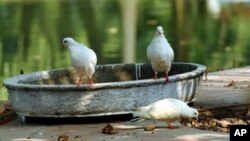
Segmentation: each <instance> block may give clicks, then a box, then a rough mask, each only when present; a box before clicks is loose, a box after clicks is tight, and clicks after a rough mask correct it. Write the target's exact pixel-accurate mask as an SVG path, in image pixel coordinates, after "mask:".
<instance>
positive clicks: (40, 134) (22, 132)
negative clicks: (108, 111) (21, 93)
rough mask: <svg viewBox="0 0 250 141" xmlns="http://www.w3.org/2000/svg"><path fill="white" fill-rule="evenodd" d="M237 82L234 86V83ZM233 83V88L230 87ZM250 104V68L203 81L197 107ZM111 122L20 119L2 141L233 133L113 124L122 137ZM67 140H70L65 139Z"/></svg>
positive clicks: (179, 139) (140, 140)
mask: <svg viewBox="0 0 250 141" xmlns="http://www.w3.org/2000/svg"><path fill="white" fill-rule="evenodd" d="M232 81H234V82H233V83H231V82H232ZM230 83H231V85H229V84H230ZM244 104H250V67H244V68H238V69H233V70H226V71H220V72H214V73H209V74H208V76H207V80H205V78H204V81H203V85H202V88H201V92H200V94H199V95H198V98H197V100H196V101H195V103H194V106H195V107H197V108H217V107H223V106H235V105H236V106H239V105H244ZM154 122H155V123H156V126H157V128H156V129H155V130H154V131H144V129H143V127H144V126H146V125H148V124H152V123H154ZM106 125H107V123H94V124H90V123H88V124H83V123H78V124H58V125H44V124H34V123H33V124H23V123H21V122H19V121H18V120H17V119H16V120H14V121H11V122H9V123H7V124H5V125H2V126H0V141H9V140H13V141H26V140H27V141H35V140H37V141H47V140H49V141H50V140H51V141H57V140H58V137H59V136H63V135H65V136H67V137H69V141H118V140H119V141H123V140H124V141H128V140H129V141H152V140H154V141H166V140H168V141H228V140H229V134H228V133H221V132H213V131H205V130H198V129H194V128H188V127H184V126H181V125H180V124H179V123H175V125H177V126H180V127H179V128H178V129H167V128H164V127H165V126H166V125H165V123H162V122H159V121H152V120H146V121H143V122H136V123H132V122H130V121H123V122H114V123H111V125H113V126H114V127H116V128H118V129H119V133H118V134H113V135H107V134H103V133H101V132H102V129H103V128H104V127H105V126H106ZM65 141H67V140H65Z"/></svg>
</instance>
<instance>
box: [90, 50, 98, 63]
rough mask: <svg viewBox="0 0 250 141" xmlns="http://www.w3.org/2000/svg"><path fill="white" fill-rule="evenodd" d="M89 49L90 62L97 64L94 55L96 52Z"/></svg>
mask: <svg viewBox="0 0 250 141" xmlns="http://www.w3.org/2000/svg"><path fill="white" fill-rule="evenodd" d="M89 51H90V54H91V59H90V61H91V63H92V64H93V65H94V66H95V65H96V64H97V56H96V53H95V52H94V51H93V50H92V49H90V48H89Z"/></svg>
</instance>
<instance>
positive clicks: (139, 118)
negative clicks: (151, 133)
mask: <svg viewBox="0 0 250 141" xmlns="http://www.w3.org/2000/svg"><path fill="white" fill-rule="evenodd" d="M144 120H145V118H141V117H135V118H133V119H131V120H130V121H131V122H139V121H144Z"/></svg>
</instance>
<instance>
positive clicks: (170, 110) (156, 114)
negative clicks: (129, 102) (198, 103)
mask: <svg viewBox="0 0 250 141" xmlns="http://www.w3.org/2000/svg"><path fill="white" fill-rule="evenodd" d="M133 115H134V116H135V117H140V118H144V119H156V120H160V121H164V122H168V123H170V122H174V121H178V120H180V119H189V118H198V111H197V110H196V109H194V108H191V107H189V106H188V105H187V104H186V103H185V102H183V101H181V100H178V99H174V98H167V99H163V100H159V101H157V102H154V103H152V104H150V105H148V106H145V107H139V108H137V109H136V111H135V112H134V113H133Z"/></svg>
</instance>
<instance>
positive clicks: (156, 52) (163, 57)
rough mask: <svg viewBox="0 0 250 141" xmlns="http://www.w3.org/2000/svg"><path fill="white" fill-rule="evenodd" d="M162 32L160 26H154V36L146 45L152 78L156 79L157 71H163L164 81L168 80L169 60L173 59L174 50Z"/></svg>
mask: <svg viewBox="0 0 250 141" xmlns="http://www.w3.org/2000/svg"><path fill="white" fill-rule="evenodd" d="M163 32H164V31H163V28H162V27H161V26H157V27H156V30H155V36H154V38H153V39H152V41H151V43H150V44H149V45H148V47H147V57H148V60H149V61H150V63H151V65H152V68H153V70H154V72H155V74H154V75H155V77H154V79H157V74H158V73H159V72H165V77H166V82H168V81H169V79H168V72H169V71H170V69H171V62H172V61H173V60H174V51H173V49H172V48H171V46H170V44H169V43H168V41H167V39H166V38H165V36H164V34H163Z"/></svg>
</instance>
